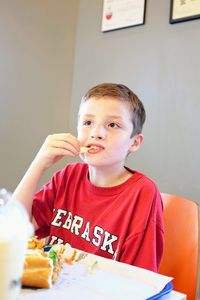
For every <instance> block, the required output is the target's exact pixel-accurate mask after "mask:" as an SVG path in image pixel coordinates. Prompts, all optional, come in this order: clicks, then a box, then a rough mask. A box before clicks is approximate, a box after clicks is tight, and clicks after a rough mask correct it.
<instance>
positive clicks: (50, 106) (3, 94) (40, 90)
mask: <svg viewBox="0 0 200 300" xmlns="http://www.w3.org/2000/svg"><path fill="white" fill-rule="evenodd" d="M78 7H79V1H65V0H59V1H54V0H43V1H40V0H28V1H27V0H17V1H10V0H0V144H1V146H0V187H6V188H7V189H9V190H11V191H13V189H14V188H15V187H16V185H17V184H18V182H19V180H20V179H21V177H22V175H23V174H24V172H25V171H26V169H27V167H28V165H29V164H30V162H31V161H32V159H33V158H34V156H35V154H36V152H37V151H38V149H39V147H40V145H41V144H42V143H43V140H44V139H45V137H46V136H47V135H48V134H50V133H54V132H61V131H67V130H68V119H69V107H70V104H69V103H70V98H71V86H72V76H73V63H74V54H75V37H76V24H77V13H78ZM64 163H65V162H64V161H62V162H61V163H60V164H58V165H56V166H55V168H52V170H50V171H49V174H50V173H52V172H53V171H54V170H55V169H57V168H59V167H61V166H62V165H63V164H64ZM49 174H48V173H47V174H46V177H45V178H44V181H45V180H46V179H47V178H48V177H49Z"/></svg>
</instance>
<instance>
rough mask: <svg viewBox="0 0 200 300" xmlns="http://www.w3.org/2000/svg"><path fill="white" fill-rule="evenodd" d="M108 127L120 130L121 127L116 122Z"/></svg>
mask: <svg viewBox="0 0 200 300" xmlns="http://www.w3.org/2000/svg"><path fill="white" fill-rule="evenodd" d="M108 126H109V127H111V128H119V125H118V124H116V123H114V122H112V123H110V124H109V125H108Z"/></svg>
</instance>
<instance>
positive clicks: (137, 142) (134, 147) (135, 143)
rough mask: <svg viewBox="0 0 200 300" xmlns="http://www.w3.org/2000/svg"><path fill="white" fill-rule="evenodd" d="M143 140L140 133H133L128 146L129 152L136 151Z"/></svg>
mask: <svg viewBox="0 0 200 300" xmlns="http://www.w3.org/2000/svg"><path fill="white" fill-rule="evenodd" d="M143 140H144V136H143V134H142V133H140V134H137V135H135V136H134V138H133V144H132V145H131V146H130V148H129V153H131V152H135V151H137V150H138V149H139V148H140V146H141V144H142V142H143Z"/></svg>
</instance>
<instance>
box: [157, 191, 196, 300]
mask: <svg viewBox="0 0 200 300" xmlns="http://www.w3.org/2000/svg"><path fill="white" fill-rule="evenodd" d="M161 196H162V199H163V205H164V228H165V234H164V239H165V246H164V255H163V258H162V261H161V265H160V269H159V273H160V274H163V275H167V276H171V277H173V278H174V280H173V285H174V290H177V291H178V292H181V293H184V294H186V295H187V299H188V300H196V299H198V289H199V288H198V285H199V264H200V263H199V256H200V254H199V251H200V250H199V249H200V247H199V245H200V242H199V240H200V239H199V234H200V226H199V215H200V214H199V206H198V204H197V203H195V202H194V201H191V200H188V199H185V198H183V197H179V196H175V195H170V194H164V193H162V194H161Z"/></svg>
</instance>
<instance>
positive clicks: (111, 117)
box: [83, 114, 122, 120]
mask: <svg viewBox="0 0 200 300" xmlns="http://www.w3.org/2000/svg"><path fill="white" fill-rule="evenodd" d="M83 116H84V117H87V118H94V117H95V115H93V114H85V115H83ZM106 118H110V119H115V120H122V117H121V116H118V115H107V116H106Z"/></svg>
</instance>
